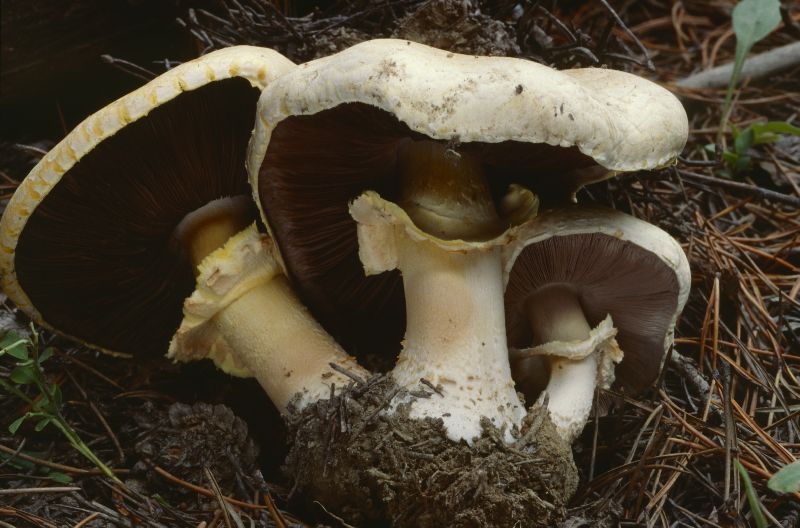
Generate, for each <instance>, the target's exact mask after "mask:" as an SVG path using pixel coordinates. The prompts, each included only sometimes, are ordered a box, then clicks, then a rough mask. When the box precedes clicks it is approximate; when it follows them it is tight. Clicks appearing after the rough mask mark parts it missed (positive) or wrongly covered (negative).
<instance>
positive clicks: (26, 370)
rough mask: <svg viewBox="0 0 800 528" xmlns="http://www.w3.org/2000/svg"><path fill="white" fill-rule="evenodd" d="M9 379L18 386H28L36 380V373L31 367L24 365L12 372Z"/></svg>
mask: <svg viewBox="0 0 800 528" xmlns="http://www.w3.org/2000/svg"><path fill="white" fill-rule="evenodd" d="M9 379H11V381H13V382H14V383H16V384H18V385H27V384H28V383H33V382H34V381H35V380H36V372H35V371H34V370H33V367H32V366H30V365H22V366H19V367H17V368H15V369H14V370H12V371H11V375H10V376H9Z"/></svg>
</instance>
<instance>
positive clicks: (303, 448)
mask: <svg viewBox="0 0 800 528" xmlns="http://www.w3.org/2000/svg"><path fill="white" fill-rule="evenodd" d="M420 387H421V389H420V390H417V391H411V392H410V393H409V394H410V395H411V396H414V397H433V398H435V397H438V396H437V395H436V394H435V393H432V392H429V391H425V390H424V389H422V387H423V385H420ZM404 395H405V390H404V389H402V388H400V387H398V386H397V385H396V384H395V383H394V382H393V381H392V380H391V379H390V378H388V377H386V376H375V377H373V378H371V379H370V380H369V381H367V382H364V383H361V382H354V383H352V384H351V385H350V386H349V387H348V388H347V389H346V390H344V391H342V392H341V393H340V394H339V395H336V396H334V397H332V398H331V399H327V400H321V401H319V402H317V403H316V404H314V405H311V406H309V407H307V408H306V409H304V410H303V411H302V412H298V413H293V412H290V413H289V416H288V417H287V421H288V424H289V435H288V436H289V442H290V452H289V456H288V457H287V461H286V465H285V467H284V469H285V471H286V473H287V474H288V475H289V477H290V478H291V479H293V481H294V487H293V493H295V494H298V493H299V494H301V495H304V496H308V497H311V498H313V499H314V500H317V501H319V502H320V503H321V504H322V505H323V506H324V507H325V508H326V509H327V510H329V511H333V512H336V513H337V515H341V516H342V517H343V518H344V520H345V521H347V522H348V523H353V524H355V525H358V526H385V525H386V524H387V523H388V524H389V525H391V526H394V527H419V528H426V527H440V526H451V527H484V528H492V527H500V526H503V527H505V526H515V525H517V526H531V527H533V526H554V525H556V524H557V523H558V522H560V521H561V520H562V519H563V518H564V516H565V505H566V503H567V502H568V501H569V499H570V498H571V497H572V495H573V494H574V493H575V490H576V488H577V484H578V474H577V469H576V467H575V464H574V462H573V460H572V453H571V450H570V446H569V445H567V444H566V443H565V442H564V441H563V440H561V438H560V437H559V436H558V435H557V433H556V430H555V426H553V424H552V423H551V421H550V418H549V416H548V414H547V411H546V410H545V409H543V408H532V409H531V410H530V412H529V414H528V416H527V417H526V419H525V421H524V423H523V426H522V430H521V431H519V434H518V435H516V441H515V442H514V443H512V444H507V443H506V442H505V441H504V439H503V438H504V432H503V431H501V430H498V429H497V428H496V427H494V426H492V425H491V424H490V423H489V422H488V420H484V422H483V423H482V425H483V435H482V436H481V437H480V438H478V439H476V440H474V442H473V444H472V445H468V444H467V443H466V442H458V443H456V442H453V441H451V440H449V439H448V438H447V436H446V433H445V430H444V427H443V424H442V421H441V420H434V419H426V420H422V421H421V420H413V419H410V418H409V417H408V412H407V408H403V407H402V406H401V407H399V408H398V410H397V412H395V413H394V414H392V415H388V414H386V413H384V412H382V411H383V410H384V409H386V408H387V407H389V405H390V404H391V402H392V400H394V398H396V397H402V396H404Z"/></svg>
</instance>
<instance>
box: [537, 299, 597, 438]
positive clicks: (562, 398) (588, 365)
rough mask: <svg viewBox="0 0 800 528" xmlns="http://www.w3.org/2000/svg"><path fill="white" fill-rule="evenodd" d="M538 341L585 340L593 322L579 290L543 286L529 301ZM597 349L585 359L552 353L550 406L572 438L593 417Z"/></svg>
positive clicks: (562, 430)
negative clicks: (584, 308) (585, 311)
mask: <svg viewBox="0 0 800 528" xmlns="http://www.w3.org/2000/svg"><path fill="white" fill-rule="evenodd" d="M526 309H527V311H528V317H529V318H530V324H531V328H532V330H533V340H534V344H543V343H549V342H554V341H558V342H564V343H569V342H581V341H585V340H586V339H589V336H590V333H591V326H589V323H588V322H587V321H586V317H585V315H584V313H583V309H582V308H581V304H580V301H579V300H578V296H577V295H576V293H575V291H574V290H573V289H572V288H570V287H569V286H568V285H561V284H554V285H548V286H546V287H544V288H541V289H539V290H537V291H536V293H534V294H533V295H532V296H531V298H530V299H529V300H528V302H527V303H526ZM597 360H598V358H597V353H596V352H592V353H591V354H589V355H588V356H586V357H584V358H582V359H576V360H574V359H568V358H564V357H558V356H550V357H549V363H550V380H549V382H548V384H547V388H546V389H545V391H546V393H547V397H548V403H547V409H548V410H549V411H550V416H551V418H552V420H553V423H554V424H555V425H556V428H557V429H558V431H559V433H560V434H561V436H562V437H563V438H564V439H565V440H567V441H568V442H570V443H571V442H572V441H573V440H574V439H575V438H576V437H577V435H578V434H579V433H580V432H581V431H582V430H583V427H584V425H586V422H587V420H588V419H589V413H590V412H591V409H592V402H593V400H594V390H595V385H596V383H597Z"/></svg>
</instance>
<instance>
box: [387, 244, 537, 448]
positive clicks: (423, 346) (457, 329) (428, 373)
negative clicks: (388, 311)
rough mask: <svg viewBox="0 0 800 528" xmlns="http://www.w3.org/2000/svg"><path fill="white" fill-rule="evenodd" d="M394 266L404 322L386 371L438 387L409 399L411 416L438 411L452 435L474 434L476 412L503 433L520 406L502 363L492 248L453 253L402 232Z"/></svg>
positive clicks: (498, 277) (496, 255) (499, 295)
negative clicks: (399, 345) (402, 296)
mask: <svg viewBox="0 0 800 528" xmlns="http://www.w3.org/2000/svg"><path fill="white" fill-rule="evenodd" d="M398 268H399V269H400V271H401V272H402V273H403V286H404V288H405V296H406V310H407V324H406V335H405V343H404V347H403V350H402V352H401V353H400V357H399V359H398V362H397V365H396V366H395V368H394V370H393V371H392V375H393V376H394V379H395V380H396V381H397V382H398V383H399V384H400V385H402V386H415V385H417V384H418V383H419V381H420V379H423V378H424V379H426V380H427V381H429V382H431V383H432V384H433V385H434V386H436V387H437V388H438V390H439V392H440V394H434V395H432V396H431V397H430V398H428V399H419V400H416V401H415V402H414V403H413V405H412V408H411V416H412V417H416V418H424V417H432V418H442V419H443V420H444V424H445V428H446V430H447V432H448V436H449V437H450V438H452V439H453V440H456V441H457V440H461V439H465V440H467V441H469V440H471V439H472V438H474V437H476V436H480V435H481V427H480V420H481V417H486V418H488V419H489V420H490V421H491V422H492V423H493V424H494V425H495V426H497V427H498V428H502V427H503V426H505V427H506V433H507V434H510V432H511V428H512V427H513V426H515V425H519V424H520V422H521V420H522V418H523V416H524V415H525V409H524V407H523V406H522V405H521V404H520V402H519V398H518V397H517V394H516V391H515V389H514V383H513V380H512V378H511V370H510V366H509V362H508V346H507V344H506V334H505V316H504V311H503V281H502V267H501V261H500V250H499V248H492V249H490V250H489V251H472V252H465V253H457V252H447V251H444V250H442V249H440V248H438V247H436V246H435V245H434V244H431V243H429V242H426V241H420V242H415V241H412V240H408V239H406V240H405V241H404V243H403V244H402V248H401V249H400V258H399V265H398ZM509 438H510V436H509Z"/></svg>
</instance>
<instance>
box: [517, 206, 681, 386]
mask: <svg viewBox="0 0 800 528" xmlns="http://www.w3.org/2000/svg"><path fill="white" fill-rule="evenodd" d="M503 257H504V261H505V281H506V284H507V286H506V320H507V328H508V332H509V344H510V346H514V347H518V348H522V347H527V346H530V344H531V343H530V342H526V341H527V340H529V339H530V330H529V323H528V320H527V315H526V314H525V313H524V309H522V308H521V305H522V304H524V303H525V302H526V297H527V295H529V294H532V293H533V291H534V290H536V289H539V288H542V287H544V286H547V285H548V284H553V283H554V284H560V285H567V286H569V287H570V288H572V289H573V291H574V292H575V294H576V295H577V297H578V298H579V300H580V303H581V307H582V309H583V311H584V313H585V315H586V319H587V321H588V322H589V323H590V324H591V325H592V326H596V325H598V324H599V323H601V322H602V321H603V320H604V319H605V318H606V317H607V316H611V318H612V319H613V324H614V326H615V327H616V328H617V332H618V333H617V335H616V339H617V341H618V343H619V346H620V348H621V349H622V351H623V353H624V358H623V360H622V362H621V363H620V364H619V365H618V366H617V367H616V379H617V381H618V382H619V383H621V384H622V385H623V386H624V387H626V389H628V390H629V391H630V392H632V393H635V392H639V391H641V390H643V389H645V388H646V387H648V386H649V385H650V384H651V383H652V382H653V381H654V380H655V379H656V378H657V376H658V373H659V371H660V370H661V367H662V366H663V362H664V360H665V358H666V352H667V351H668V350H669V347H670V346H671V345H672V341H673V337H674V329H675V323H676V321H677V318H678V316H679V315H680V313H681V311H682V310H683V307H684V305H685V304H686V300H687V298H688V296H689V288H690V286H691V273H690V270H689V262H688V260H687V258H686V255H685V253H684V252H683V249H682V248H681V246H680V244H678V242H677V241H675V239H673V238H672V237H671V236H669V234H667V233H666V232H664V231H663V230H661V229H659V228H658V227H656V226H654V225H652V224H649V223H647V222H645V221H643V220H640V219H637V218H634V217H632V216H630V215H627V214H624V213H621V212H619V211H614V210H610V209H606V208H601V207H591V206H590V207H586V206H575V207H568V208H562V209H551V210H542V211H540V213H539V216H537V217H536V219H534V221H533V222H531V223H530V224H528V225H526V226H525V227H524V228H523V232H521V233H520V236H519V238H518V242H517V243H516V244H514V245H511V246H507V247H506V248H504V256H503ZM525 268H527V269H525Z"/></svg>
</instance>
